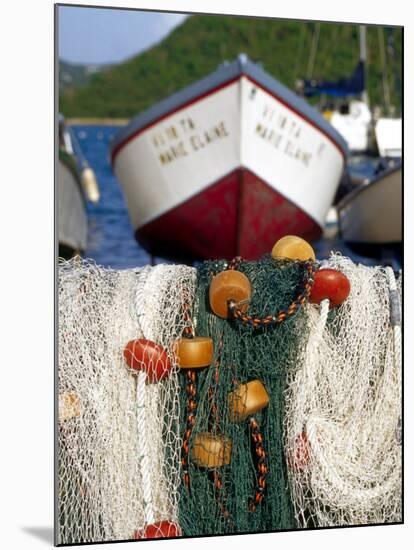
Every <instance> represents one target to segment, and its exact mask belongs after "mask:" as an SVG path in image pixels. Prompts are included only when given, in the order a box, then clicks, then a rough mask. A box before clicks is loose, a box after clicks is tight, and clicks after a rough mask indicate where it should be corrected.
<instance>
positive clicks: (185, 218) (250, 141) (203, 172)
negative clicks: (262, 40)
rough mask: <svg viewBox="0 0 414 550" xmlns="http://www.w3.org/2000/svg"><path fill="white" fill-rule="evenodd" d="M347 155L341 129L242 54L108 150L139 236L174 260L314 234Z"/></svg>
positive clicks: (245, 250)
mask: <svg viewBox="0 0 414 550" xmlns="http://www.w3.org/2000/svg"><path fill="white" fill-rule="evenodd" d="M346 158H347V147H346V143H345V141H344V140H343V138H342V137H341V136H340V134H339V133H338V132H337V131H336V130H335V129H334V128H333V127H332V126H331V125H330V124H329V123H328V122H327V121H326V120H325V119H324V118H323V116H322V115H321V114H320V113H318V112H317V111H316V110H315V109H313V108H312V107H311V106H310V105H309V104H308V103H307V102H306V101H305V100H303V99H302V98H300V97H298V96H297V95H296V94H295V93H293V92H292V91H291V90H289V89H288V88H286V87H285V86H283V85H282V84H280V82H278V81H277V80H275V79H274V78H273V77H271V76H270V75H269V74H267V73H266V72H265V71H264V70H263V69H262V68H261V67H260V66H259V65H258V64H255V63H253V62H252V61H250V60H249V59H248V58H247V56H246V55H244V54H240V55H239V56H238V58H237V59H236V60H235V61H233V62H231V63H224V64H222V65H221V66H220V67H219V68H218V69H217V70H216V71H215V72H213V73H212V74H210V75H208V76H207V77H205V78H204V79H202V80H200V81H198V82H196V83H194V84H192V85H190V86H188V87H187V88H185V89H183V90H181V91H179V92H177V93H175V94H173V95H172V96H170V97H168V98H167V99H165V100H163V101H161V102H160V103H158V104H157V105H154V106H153V107H151V108H150V109H148V110H146V111H144V112H142V113H141V114H139V115H138V116H137V117H135V118H134V119H133V120H132V121H131V122H130V123H129V124H128V125H127V126H126V127H125V128H123V129H122V130H121V131H120V132H119V133H118V134H117V135H116V136H115V139H114V141H113V143H112V145H111V159H112V166H113V170H114V173H115V175H116V177H117V178H118V180H119V181H120V183H121V185H122V187H123V191H124V195H125V198H126V203H127V207H128V210H129V214H130V218H131V221H132V224H133V226H134V228H135V236H136V239H137V240H138V242H139V243H140V244H141V246H143V247H144V248H145V249H146V250H147V251H148V252H149V253H150V254H152V255H154V256H162V257H167V258H173V259H185V260H194V259H206V258H232V257H234V256H237V255H241V256H243V257H244V258H246V259H256V258H258V257H260V256H262V255H263V254H264V253H266V252H268V251H269V250H271V248H272V246H273V244H274V242H275V241H276V240H277V239H279V238H280V237H282V236H284V235H287V234H296V235H300V236H302V237H304V238H306V239H309V240H312V239H317V238H319V237H320V235H321V234H322V230H323V226H324V223H325V218H326V215H327V212H328V210H329V207H330V206H331V204H332V201H333V198H334V196H335V193H336V189H337V186H338V184H339V181H340V179H341V175H342V172H343V169H344V166H345V162H346Z"/></svg>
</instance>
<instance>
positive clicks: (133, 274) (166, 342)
mask: <svg viewBox="0 0 414 550" xmlns="http://www.w3.org/2000/svg"><path fill="white" fill-rule="evenodd" d="M194 282H195V271H194V270H193V269H192V268H188V267H185V266H156V267H154V268H143V269H136V270H125V271H113V270H110V269H103V268H101V267H98V266H96V265H94V264H93V263H90V262H84V261H79V260H74V261H70V262H65V263H62V264H61V265H60V271H59V319H58V323H59V433H58V475H59V491H58V509H59V516H58V523H59V535H58V538H59V543H61V544H65V543H76V542H92V541H93V542H96V541H104V540H105V541H108V540H122V539H131V538H133V536H134V533H135V531H136V530H140V529H143V528H144V526H145V524H146V523H148V519H149V518H150V517H151V514H152V516H153V519H154V522H155V523H157V522H160V521H165V520H170V521H171V522H174V521H177V517H178V490H179V482H180V481H179V452H180V445H181V440H180V433H179V429H178V428H179V424H178V415H179V411H178V393H179V382H178V374H177V367H176V365H175V357H174V354H173V351H172V350H173V342H174V340H175V339H176V338H177V337H178V336H179V335H180V334H181V332H182V330H183V327H184V322H185V321H184V319H183V316H182V314H181V313H180V312H181V311H182V310H183V307H182V301H183V296H184V295H188V294H190V295H191V294H192V293H193V292H194ZM140 337H145V338H148V339H152V340H154V341H155V342H157V343H158V344H160V345H162V346H163V347H164V348H165V350H166V351H167V353H168V355H169V358H170V360H171V362H172V364H173V369H172V372H171V374H170V376H169V377H168V378H167V379H165V380H163V381H161V382H158V383H156V384H145V383H144V384H142V383H140V381H139V379H140V376H139V375H138V376H136V375H134V374H133V373H131V371H130V370H129V369H128V368H127V367H126V364H125V362H124V358H123V350H124V347H125V345H126V343H127V342H128V341H129V340H131V339H135V338H140ZM141 380H142V379H141ZM142 392H145V395H144V399H142ZM140 401H141V408H142V406H143V407H144V409H143V410H144V412H145V414H144V416H143V417H142V415H141V417H140V408H139V407H138V406H137V405H139V402H140ZM142 404H143V405H142ZM143 441H144V444H143ZM145 442H146V445H145ZM145 457H146V458H145ZM148 488H149V489H148ZM148 491H149V493H148ZM145 493H146V494H145ZM148 494H149V495H150V498H149V500H150V509H148V502H147V501H148ZM145 497H146V499H145Z"/></svg>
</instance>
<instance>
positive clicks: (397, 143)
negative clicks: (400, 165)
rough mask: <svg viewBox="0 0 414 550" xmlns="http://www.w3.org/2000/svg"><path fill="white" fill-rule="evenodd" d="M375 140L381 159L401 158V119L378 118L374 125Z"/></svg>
mask: <svg viewBox="0 0 414 550" xmlns="http://www.w3.org/2000/svg"><path fill="white" fill-rule="evenodd" d="M375 139H376V141H377V146H378V152H379V154H380V156H381V157H392V158H394V157H401V149H402V120H401V118H379V119H378V121H377V123H376V124H375Z"/></svg>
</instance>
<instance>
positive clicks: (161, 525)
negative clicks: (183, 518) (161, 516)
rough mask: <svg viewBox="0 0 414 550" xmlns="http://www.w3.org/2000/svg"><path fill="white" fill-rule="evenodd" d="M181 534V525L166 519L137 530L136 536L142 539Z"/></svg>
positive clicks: (172, 536) (170, 536) (165, 537)
mask: <svg viewBox="0 0 414 550" xmlns="http://www.w3.org/2000/svg"><path fill="white" fill-rule="evenodd" d="M180 536H181V529H180V527H179V525H177V524H176V523H174V522H173V521H169V520H164V521H157V522H156V523H150V524H149V525H146V526H145V527H144V528H143V529H138V530H137V531H135V534H134V538H135V539H136V540H140V539H167V538H174V537H180Z"/></svg>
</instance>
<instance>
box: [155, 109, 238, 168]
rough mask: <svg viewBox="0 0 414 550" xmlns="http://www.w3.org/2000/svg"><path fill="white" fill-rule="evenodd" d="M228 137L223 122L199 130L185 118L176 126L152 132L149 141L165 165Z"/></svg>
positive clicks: (192, 121)
mask: <svg viewBox="0 0 414 550" xmlns="http://www.w3.org/2000/svg"><path fill="white" fill-rule="evenodd" d="M228 136H229V132H228V130H227V128H226V125H225V123H224V121H220V122H218V123H217V124H215V125H213V126H211V127H210V128H207V129H203V130H199V129H197V125H196V123H195V122H194V120H193V119H192V118H190V117H186V118H183V119H181V120H179V121H178V123H176V124H170V125H169V126H167V127H166V128H164V129H162V130H157V131H155V132H153V133H152V134H151V136H150V140H151V143H152V145H153V147H155V149H156V152H157V156H158V159H159V161H160V163H161V164H162V165H167V164H170V163H171V162H173V161H175V160H177V159H180V158H183V157H186V156H188V155H189V154H190V153H195V152H197V151H201V150H202V149H204V148H205V147H207V146H208V145H210V144H211V143H214V142H216V141H217V140H220V139H223V138H226V137H228Z"/></svg>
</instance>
